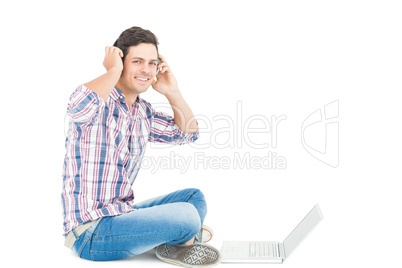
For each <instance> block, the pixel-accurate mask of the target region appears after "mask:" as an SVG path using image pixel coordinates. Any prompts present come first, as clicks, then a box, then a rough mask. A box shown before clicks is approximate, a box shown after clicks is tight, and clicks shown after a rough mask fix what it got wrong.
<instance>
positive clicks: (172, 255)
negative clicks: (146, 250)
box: [156, 244, 221, 267]
mask: <svg viewBox="0 0 402 268" xmlns="http://www.w3.org/2000/svg"><path fill="white" fill-rule="evenodd" d="M156 256H157V257H158V258H159V259H161V260H162V261H165V262H168V263H171V264H175V265H179V266H184V267H212V266H215V265H217V264H219V263H220V262H221V255H220V253H219V251H218V250H217V249H215V248H214V247H212V246H210V245H207V244H192V245H160V246H158V247H157V248H156Z"/></svg>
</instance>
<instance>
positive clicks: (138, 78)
mask: <svg viewBox="0 0 402 268" xmlns="http://www.w3.org/2000/svg"><path fill="white" fill-rule="evenodd" d="M134 78H135V79H136V80H138V81H140V82H147V81H148V80H149V78H144V77H134Z"/></svg>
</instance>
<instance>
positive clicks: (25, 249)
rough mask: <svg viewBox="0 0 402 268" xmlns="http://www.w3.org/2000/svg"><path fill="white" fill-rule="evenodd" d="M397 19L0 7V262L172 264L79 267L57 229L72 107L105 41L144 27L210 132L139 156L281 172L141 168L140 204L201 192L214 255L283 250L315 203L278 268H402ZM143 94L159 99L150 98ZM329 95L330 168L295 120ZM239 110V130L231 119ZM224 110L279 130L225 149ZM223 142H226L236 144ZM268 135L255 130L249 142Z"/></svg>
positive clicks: (392, 11) (274, 4) (119, 7)
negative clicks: (260, 243) (229, 245)
mask: <svg viewBox="0 0 402 268" xmlns="http://www.w3.org/2000/svg"><path fill="white" fill-rule="evenodd" d="M401 13H402V9H401V5H400V4H399V3H398V1H331V2H330V1H252V0H248V1H197V2H195V1H134V0H131V1H99V0H98V1H66V2H64V3H61V2H60V1H13V2H9V3H4V2H3V3H2V4H0V20H1V21H0V22H1V24H0V25H1V34H2V41H1V45H0V46H1V49H0V59H1V91H2V94H1V96H2V98H1V105H0V109H1V113H0V114H1V131H0V135H1V142H2V149H1V169H0V170H1V175H0V176H1V180H2V184H1V187H0V189H1V194H0V198H1V213H0V214H1V223H0V224H1V230H2V235H1V238H0V241H1V244H2V245H3V246H4V249H3V250H2V253H1V262H2V263H8V264H9V266H12V267H13V266H16V267H17V266H18V267H22V266H21V265H32V264H39V265H47V264H51V265H57V267H72V266H74V267H84V266H85V267H90V266H91V267H92V266H97V267H104V266H108V267H110V266H111V265H113V266H114V267H123V266H125V267H134V266H136V267H167V265H168V264H165V263H162V262H160V261H159V260H157V258H156V257H155V256H154V255H153V254H152V252H148V253H146V254H144V255H142V256H138V257H134V258H130V259H128V260H123V261H116V262H113V263H110V262H106V263H92V262H89V261H85V260H81V259H79V258H78V257H76V256H75V255H73V253H72V252H71V251H69V250H68V249H67V248H65V247H64V246H63V242H64V241H63V237H62V235H61V233H62V214H61V202H60V193H61V187H62V177H61V172H62V164H63V157H64V140H65V137H64V116H65V111H66V106H67V102H68V98H69V96H70V94H71V93H72V92H73V90H74V89H75V88H76V87H77V86H78V85H79V84H80V83H85V82H87V81H89V80H90V79H93V78H95V77H97V76H99V75H100V74H102V73H103V72H104V69H103V66H102V61H103V53H104V47H105V46H108V45H112V44H113V42H114V41H115V39H116V38H117V37H118V35H119V34H120V33H121V32H122V31H123V30H125V29H127V28H129V27H131V26H141V27H143V28H145V29H150V30H151V31H153V32H154V33H155V34H156V35H157V36H158V38H159V41H160V52H161V53H162V54H163V55H164V56H165V57H166V59H167V61H168V63H169V64H170V66H171V68H172V70H173V71H174V73H175V75H176V77H177V79H178V81H179V86H180V88H181V91H182V93H183V95H184V96H185V98H186V100H187V102H188V103H189V104H190V106H191V107H192V109H193V112H194V113H195V114H197V115H199V116H200V117H199V118H201V117H202V118H209V119H210V120H211V124H212V129H209V130H208V129H204V130H202V131H201V137H200V140H199V141H198V142H200V143H203V144H209V143H210V144H211V146H209V148H202V149H200V148H194V146H188V145H187V146H183V147H174V148H169V149H163V150H162V149H160V148H158V147H152V146H151V148H148V150H147V156H148V157H157V156H165V157H167V156H169V154H170V153H171V152H174V153H175V154H177V155H182V156H185V157H194V153H195V152H201V153H204V155H205V156H206V157H207V156H209V157H228V158H230V157H233V155H234V154H235V153H238V154H239V155H245V154H246V153H247V152H249V153H250V154H251V155H252V156H253V155H255V156H264V155H266V153H267V152H268V151H270V152H275V153H276V154H277V155H278V156H282V157H284V158H285V159H286V169H283V170H279V169H273V168H267V169H256V168H252V167H250V168H243V169H239V168H237V169H235V168H227V169H225V168H216V167H215V166H208V165H207V166H205V167H203V166H195V165H193V166H191V167H190V168H189V169H188V170H186V172H184V173H181V172H180V170H179V169H178V168H160V169H158V170H156V172H153V171H152V170H151V169H143V170H141V171H140V173H139V174H138V177H137V180H136V182H135V183H134V190H135V193H136V198H137V199H138V201H141V200H144V199H146V198H150V197H153V196H157V195H160V194H164V193H168V192H170V191H174V190H176V189H180V188H185V187H198V188H200V189H201V190H202V191H203V192H204V193H205V195H206V197H207V199H208V204H209V214H208V216H207V219H206V224H208V225H210V226H211V227H213V229H214V231H215V237H214V240H213V241H211V244H212V245H214V246H216V247H218V248H220V247H221V244H222V241H223V240H236V239H239V240H243V239H245V240H249V239H254V240H282V239H284V238H285V237H286V235H287V234H288V233H289V232H290V231H291V230H292V229H293V228H294V227H295V225H296V224H297V223H298V222H299V220H300V219H301V218H302V217H303V216H304V215H305V214H306V213H307V212H308V211H309V210H310V208H311V207H312V206H313V205H315V204H316V203H320V205H321V208H322V212H323V214H324V220H323V221H322V222H321V223H320V224H319V225H318V227H317V228H316V229H315V230H314V231H313V232H312V233H311V234H310V235H309V237H308V238H307V239H306V240H304V241H303V243H302V244H301V246H300V247H298V248H297V250H296V251H294V253H293V254H292V256H291V257H290V258H289V259H288V260H287V261H286V262H285V263H284V264H282V265H284V266H286V267H340V266H341V267H343V266H347V267H356V266H359V267H362V266H363V265H373V266H377V267H378V266H381V267H400V265H401V260H400V257H399V256H400V252H401V250H402V248H401V246H400V240H401V239H402V236H401V231H400V230H401V225H402V220H401V214H400V212H401V209H400V208H401V201H402V200H401V197H400V187H398V185H397V180H398V178H399V180H400V179H401V172H400V160H401V157H400V150H401V149H402V147H401V140H400V137H401V134H402V133H401V127H400V115H401V112H402V111H401V105H400V97H399V95H397V92H398V91H400V90H401V70H402V66H401V59H402V55H401V54H402V53H401V47H402V39H401V25H402V19H401V15H400V14H401ZM143 97H144V98H145V99H146V100H148V101H150V102H151V103H160V102H166V100H165V99H164V98H163V96H160V95H159V94H158V93H157V92H155V91H153V89H150V90H149V91H148V92H146V93H145V94H144V96H143ZM333 101H339V118H338V122H339V165H338V166H337V167H335V168H334V167H331V166H329V165H326V164H325V163H323V162H321V161H319V160H317V159H316V158H314V157H312V156H311V155H310V154H309V153H308V152H307V151H306V150H305V149H304V147H303V145H302V143H301V126H302V123H303V121H304V120H305V119H306V118H307V117H308V116H309V115H310V114H311V113H313V112H314V111H316V110H317V109H320V108H322V107H324V106H325V105H326V104H328V103H330V102H333ZM238 102H241V106H242V111H241V112H242V116H243V119H244V120H243V122H239V120H237V119H236V114H237V113H238V106H237V104H238ZM218 115H225V116H227V117H229V118H232V119H233V120H234V122H235V124H236V126H238V127H239V128H240V129H242V128H243V126H244V125H243V126H242V124H244V121H245V120H246V119H247V118H250V117H252V116H255V115H260V116H264V117H266V118H268V119H270V118H271V116H280V115H286V120H283V121H281V122H280V123H279V124H278V128H277V140H276V141H277V146H276V147H275V148H273V147H272V146H269V147H268V148H265V149H255V148H252V146H249V145H247V144H245V142H244V140H242V138H240V141H242V142H236V143H235V146H234V147H233V148H226V149H219V148H216V146H213V144H214V142H215V141H214V140H212V138H211V137H213V133H212V132H213V131H216V130H217V129H219V127H222V126H224V124H223V125H222V122H214V121H213V118H214V117H215V116H218ZM255 123H256V124H259V123H261V122H255ZM200 126H202V122H201V120H200ZM255 127H256V126H255ZM257 127H258V126H257ZM260 128H261V126H260ZM321 130H322V129H321ZM317 131H318V128H317ZM228 133H229V132H227V133H223V134H222V135H221V136H220V138H221V139H223V140H225V135H227V136H226V137H227V138H228V139H229V134H228ZM323 135H324V136H325V132H323ZM319 136H320V135H318V136H317V138H319ZM270 138H271V136H270V133H265V134H264V133H257V134H254V136H253V141H255V142H256V143H266V142H267V141H268V142H270ZM312 142H314V141H312ZM315 142H316V144H315V145H314V146H318V144H320V142H322V141H317V140H316V141H315ZM215 144H216V143H215ZM193 161H194V159H193ZM193 163H194V162H193ZM221 266H222V267H250V266H249V265H247V266H242V265H228V264H225V265H224V264H222V265H221ZM256 266H258V267H262V266H263V265H256ZM264 266H265V265H264Z"/></svg>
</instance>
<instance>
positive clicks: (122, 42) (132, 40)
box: [113, 26, 159, 62]
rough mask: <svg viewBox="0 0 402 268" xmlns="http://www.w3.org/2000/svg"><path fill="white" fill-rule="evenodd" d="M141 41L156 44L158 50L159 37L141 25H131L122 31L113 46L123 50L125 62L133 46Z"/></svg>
mask: <svg viewBox="0 0 402 268" xmlns="http://www.w3.org/2000/svg"><path fill="white" fill-rule="evenodd" d="M141 43H147V44H154V45H155V47H156V51H157V52H158V44H159V43H158V38H157V37H156V36H155V35H154V34H153V33H152V32H151V31H149V30H145V29H142V28H141V27H136V26H134V27H131V28H129V29H127V30H125V31H124V32H122V33H121V34H120V36H119V38H117V40H116V42H114V44H113V46H115V47H118V48H120V49H121V50H122V51H123V55H124V56H123V58H122V59H123V62H124V59H125V57H126V55H127V53H128V49H129V48H130V47H131V46H136V45H139V44H141Z"/></svg>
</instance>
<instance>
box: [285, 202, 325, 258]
mask: <svg viewBox="0 0 402 268" xmlns="http://www.w3.org/2000/svg"><path fill="white" fill-rule="evenodd" d="M322 218H323V216H322V213H321V210H320V207H319V206H318V204H317V205H315V206H314V207H313V209H312V210H310V212H309V213H308V214H307V215H306V216H305V217H304V219H303V220H302V221H301V222H300V223H299V224H298V225H297V226H296V228H295V229H294V230H293V231H292V232H291V233H290V234H289V235H288V237H286V239H285V240H284V241H283V247H284V249H285V258H286V257H287V256H289V255H290V253H292V251H293V250H294V249H295V248H296V247H297V245H299V244H300V242H301V241H302V240H303V239H304V238H305V237H306V236H307V235H308V234H309V233H310V231H311V230H313V229H314V227H315V226H316V225H317V224H318V223H319V222H320V221H321V220H322Z"/></svg>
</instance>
